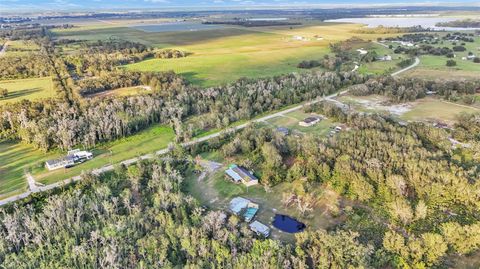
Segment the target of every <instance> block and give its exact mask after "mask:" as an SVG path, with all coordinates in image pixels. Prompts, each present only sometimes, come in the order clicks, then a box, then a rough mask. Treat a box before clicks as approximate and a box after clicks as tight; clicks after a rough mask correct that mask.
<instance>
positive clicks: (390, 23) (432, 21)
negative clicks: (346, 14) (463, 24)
mask: <svg viewBox="0 0 480 269" xmlns="http://www.w3.org/2000/svg"><path fill="white" fill-rule="evenodd" d="M459 19H461V18H453V17H450V18H446V17H414V16H408V15H405V16H403V17H367V18H344V19H335V20H326V21H325V22H349V23H360V24H366V25H367V27H369V28H374V27H378V26H384V27H413V26H417V25H421V26H422V27H424V28H432V29H434V30H445V31H455V30H475V29H478V28H456V27H455V28H454V27H438V26H435V25H436V24H437V23H439V22H450V21H456V20H459Z"/></svg>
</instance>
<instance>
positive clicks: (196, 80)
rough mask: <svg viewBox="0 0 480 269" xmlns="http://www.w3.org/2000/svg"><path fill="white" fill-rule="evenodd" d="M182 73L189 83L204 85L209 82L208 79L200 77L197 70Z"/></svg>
mask: <svg viewBox="0 0 480 269" xmlns="http://www.w3.org/2000/svg"><path fill="white" fill-rule="evenodd" d="M180 75H181V76H182V77H184V78H185V79H186V80H187V81H188V83H189V84H191V85H194V86H203V85H204V84H205V83H206V82H207V80H206V79H204V78H200V77H198V73H197V72H185V73H180Z"/></svg>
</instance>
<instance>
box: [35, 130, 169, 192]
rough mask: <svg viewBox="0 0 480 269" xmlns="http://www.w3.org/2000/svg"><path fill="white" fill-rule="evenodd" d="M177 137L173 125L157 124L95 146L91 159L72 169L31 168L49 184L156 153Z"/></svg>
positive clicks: (37, 176) (36, 165) (40, 166)
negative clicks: (171, 126)
mask: <svg viewBox="0 0 480 269" xmlns="http://www.w3.org/2000/svg"><path fill="white" fill-rule="evenodd" d="M174 137H175V134H174V132H173V130H172V129H171V128H169V127H166V126H159V125H157V126H153V127H150V128H149V129H147V130H144V131H142V132H139V133H138V134H135V135H132V136H128V137H126V138H123V139H119V140H116V141H113V142H110V143H106V144H104V145H101V146H98V147H96V148H95V149H93V150H92V151H93V153H94V158H93V159H92V160H89V161H87V162H85V163H82V164H79V165H76V166H74V167H72V168H68V169H59V170H54V171H48V170H47V169H46V168H44V166H43V163H37V164H35V165H33V166H32V167H31V170H32V173H33V175H34V177H35V179H36V180H37V181H38V182H41V183H44V184H50V183H53V182H57V181H60V180H63V179H67V178H70V177H73V176H77V175H80V174H81V173H82V171H89V170H92V169H95V168H100V167H102V166H105V165H108V164H116V163H119V162H121V161H124V160H127V159H131V158H135V157H138V156H141V155H145V154H148V153H154V152H155V151H157V150H161V149H164V148H166V147H167V146H168V144H169V143H170V142H172V141H173V140H174ZM58 156H60V154H58Z"/></svg>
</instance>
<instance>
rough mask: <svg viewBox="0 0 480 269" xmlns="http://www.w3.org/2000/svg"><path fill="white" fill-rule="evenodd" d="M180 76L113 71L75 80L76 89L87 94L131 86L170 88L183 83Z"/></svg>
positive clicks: (164, 73)
mask: <svg viewBox="0 0 480 269" xmlns="http://www.w3.org/2000/svg"><path fill="white" fill-rule="evenodd" d="M184 84H185V83H184V81H183V79H182V78H181V77H179V76H177V75H176V74H175V73H173V72H163V73H149V72H143V73H141V72H129V71H123V70H120V71H115V72H108V73H104V74H102V75H100V76H98V77H93V78H85V79H82V80H79V81H77V83H76V86H77V91H78V93H80V94H81V95H88V94H93V93H97V92H103V91H108V90H113V89H118V88H124V87H132V86H142V85H144V86H148V87H150V88H151V89H154V90H156V91H162V90H170V88H172V87H181V86H182V85H184Z"/></svg>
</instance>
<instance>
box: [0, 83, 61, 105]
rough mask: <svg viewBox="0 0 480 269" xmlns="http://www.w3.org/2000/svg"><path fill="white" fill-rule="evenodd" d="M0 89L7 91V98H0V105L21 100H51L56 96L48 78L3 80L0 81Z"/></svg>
mask: <svg viewBox="0 0 480 269" xmlns="http://www.w3.org/2000/svg"><path fill="white" fill-rule="evenodd" d="M0 88H5V89H7V90H8V96H7V97H4V98H0V105H2V104H6V103H11V102H17V101H20V100H23V99H28V100H35V99H40V98H53V97H55V95H56V93H55V91H54V90H53V85H52V79H51V78H50V77H45V78H29V79H15V80H3V81H0Z"/></svg>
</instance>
